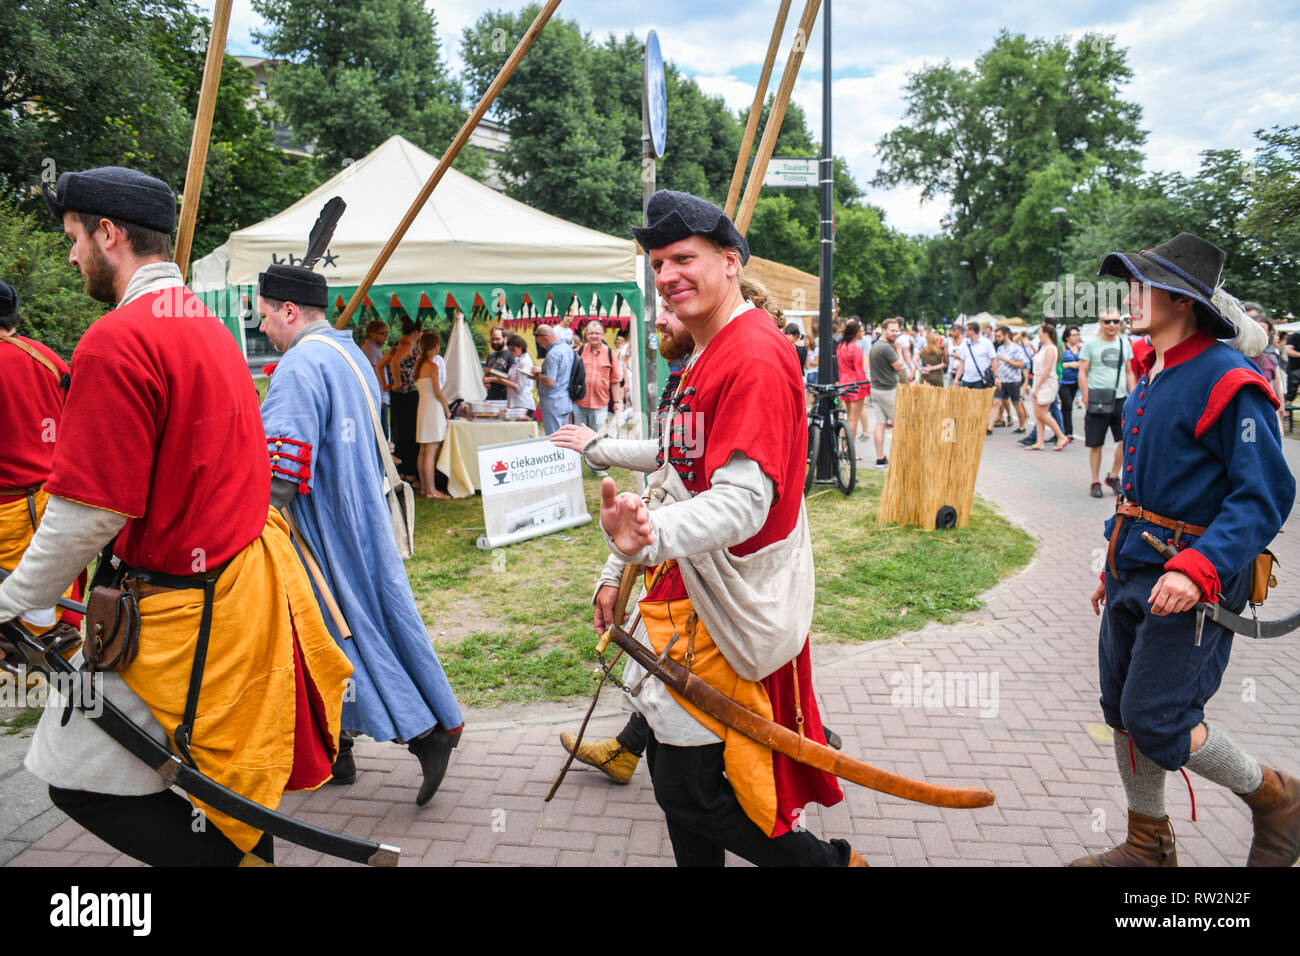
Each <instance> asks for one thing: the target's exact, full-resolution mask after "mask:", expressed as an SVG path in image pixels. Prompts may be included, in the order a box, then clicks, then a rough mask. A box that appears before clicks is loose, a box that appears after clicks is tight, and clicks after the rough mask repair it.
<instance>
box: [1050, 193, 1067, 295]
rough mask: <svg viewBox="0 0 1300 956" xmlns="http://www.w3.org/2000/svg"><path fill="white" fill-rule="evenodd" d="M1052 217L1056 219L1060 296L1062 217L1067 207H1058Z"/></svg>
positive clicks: (1057, 269) (1057, 287) (1057, 273)
mask: <svg viewBox="0 0 1300 956" xmlns="http://www.w3.org/2000/svg"><path fill="white" fill-rule="evenodd" d="M1052 215H1053V216H1055V217H1056V290H1057V295H1058V296H1059V295H1060V291H1061V217H1062V216H1064V215H1065V207H1064V206H1057V207H1056V208H1055V209H1053V210H1052Z"/></svg>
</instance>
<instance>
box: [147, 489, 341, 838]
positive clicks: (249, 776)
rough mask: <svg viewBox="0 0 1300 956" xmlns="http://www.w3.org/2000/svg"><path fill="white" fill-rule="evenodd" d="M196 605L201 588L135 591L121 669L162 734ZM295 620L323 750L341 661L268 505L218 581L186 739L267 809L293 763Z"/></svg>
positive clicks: (335, 735)
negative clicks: (132, 642)
mask: <svg viewBox="0 0 1300 956" xmlns="http://www.w3.org/2000/svg"><path fill="white" fill-rule="evenodd" d="M202 612H203V592H202V591H201V590H187V591H164V592H162V593H161V594H156V595H152V596H150V597H146V598H144V599H143V600H141V601H140V653H139V655H138V656H137V657H136V659H135V660H134V661H133V662H132V663H131V666H130V667H128V668H127V669H126V670H124V671H123V672H122V678H123V679H124V680H125V681H126V682H127V684H129V685H130V686H131V689H132V690H134V691H135V692H136V693H137V694H139V695H140V697H141V698H142V699H143V700H144V702H145V703H146V704H148V705H149V709H150V710H151V711H152V712H153V715H154V716H155V717H156V718H157V719H158V722H159V723H160V724H162V726H163V729H164V730H166V731H167V735H168V737H169V738H170V737H171V735H172V734H173V733H174V732H175V730H176V727H177V725H178V724H179V723H180V721H181V717H182V715H183V713H184V710H185V695H186V690H187V688H188V687H189V679H190V669H191V667H192V666H193V664H194V646H195V643H196V641H197V639H198V630H199V620H200V617H201V615H202ZM295 629H296V632H297V636H298V646H299V649H300V650H301V652H302V659H303V663H304V665H305V667H306V669H307V673H308V675H309V685H311V686H314V687H315V690H316V692H317V693H318V694H319V696H320V698H321V700H322V701H323V702H324V706H325V712H326V718H327V725H328V732H329V736H330V740H331V748H332V752H331V757H333V756H334V755H337V752H338V740H339V719H340V716H341V714H342V710H343V692H344V687H345V685H346V682H347V679H348V677H349V676H350V675H351V674H352V665H351V664H350V663H349V662H348V659H347V657H346V656H345V655H344V654H343V652H342V651H341V650H339V648H338V645H336V644H335V643H334V640H333V639H332V638H331V637H330V635H329V632H328V631H327V630H326V629H325V621H324V619H323V618H322V617H321V613H320V609H319V608H318V607H317V606H316V601H315V598H314V597H313V595H312V592H311V585H310V584H309V583H308V581H307V574H306V572H305V571H304V570H303V567H302V562H300V561H299V560H298V556H297V554H295V553H294V550H293V545H292V544H291V543H290V541H289V532H288V528H287V526H286V525H285V523H284V519H283V518H282V517H281V516H280V513H279V512H278V511H276V510H275V509H271V510H270V513H269V514H268V516H267V522H266V527H265V528H264V529H263V531H262V534H261V536H260V537H258V538H257V540H256V541H254V542H253V543H252V544H250V545H249V546H248V547H246V548H245V549H244V550H243V551H241V552H239V554H237V555H236V556H235V557H234V559H233V560H232V561H231V562H230V565H229V566H228V567H227V568H226V570H225V571H224V572H223V573H222V575H221V579H220V580H219V581H218V583H217V588H216V595H215V598H214V601H213V607H212V626H211V632H210V637H209V642H208V654H207V664H206V667H205V669H204V671H203V689H202V692H201V693H200V695H199V704H198V713H197V715H196V717H195V722H194V724H195V726H194V740H193V743H192V744H191V748H190V749H191V753H192V755H193V757H194V760H195V763H196V764H197V765H198V768H199V769H200V770H201V771H202V772H203V773H205V774H207V775H208V776H209V777H211V778H212V779H213V780H216V781H217V782H218V783H220V784H222V785H224V786H226V787H229V788H230V789H231V790H234V791H235V792H237V793H240V794H242V795H243V796H245V797H248V798H249V799H250V800H254V801H256V802H257V803H260V804H262V805H263V806H266V807H270V808H271V809H275V808H276V807H277V806H278V805H279V803H280V796H281V794H282V793H283V792H284V788H285V784H286V783H287V782H288V780H289V774H290V772H291V771H292V769H293V753H294V725H295V716H296V711H295V691H294V664H293V635H294V632H295ZM326 779H328V777H327V778H326ZM321 783H324V780H321V781H318V782H317V783H316V784H315V785H316V786H319V785H320V784H321ZM196 803H197V804H198V805H199V806H200V807H202V808H203V810H204V812H205V813H206V814H207V818H208V820H209V821H210V822H211V823H214V824H215V825H216V826H218V827H219V828H220V829H221V831H222V833H224V834H225V835H226V836H227V837H229V838H230V840H231V842H233V843H234V844H235V845H236V846H237V847H239V849H241V850H244V851H248V850H251V849H252V848H253V846H254V845H255V844H256V843H257V841H258V839H259V838H260V837H261V833H260V832H259V831H257V830H254V829H253V828H252V827H249V826H247V825H246V824H243V823H240V822H238V821H236V820H233V819H231V818H230V817H228V816H226V815H225V814H223V813H220V812H218V811H216V810H214V809H212V808H211V807H207V806H205V805H203V804H202V803H198V801H196Z"/></svg>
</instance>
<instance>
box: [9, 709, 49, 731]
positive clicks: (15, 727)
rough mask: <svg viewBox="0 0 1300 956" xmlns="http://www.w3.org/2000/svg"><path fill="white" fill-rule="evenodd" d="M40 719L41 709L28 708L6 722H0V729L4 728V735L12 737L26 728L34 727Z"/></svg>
mask: <svg viewBox="0 0 1300 956" xmlns="http://www.w3.org/2000/svg"><path fill="white" fill-rule="evenodd" d="M40 719H41V708H39V707H28V708H27V709H25V710H21V711H19V712H18V713H17V714H14V716H12V717H10V718H9V719H8V720H5V721H0V727H4V728H5V733H6V734H7V735H8V736H10V737H12V736H13V735H14V734H17V733H19V732H21V731H22V730H24V729H25V728H27V727H35V726H36V722H37V721H38V720H40Z"/></svg>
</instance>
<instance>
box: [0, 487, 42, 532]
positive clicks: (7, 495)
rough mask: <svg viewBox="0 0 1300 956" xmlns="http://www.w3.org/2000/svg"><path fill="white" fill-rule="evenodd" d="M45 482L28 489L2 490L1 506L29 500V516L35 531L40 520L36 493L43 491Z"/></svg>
mask: <svg viewBox="0 0 1300 956" xmlns="http://www.w3.org/2000/svg"><path fill="white" fill-rule="evenodd" d="M44 484H45V482H43V481H42V482H40V483H38V484H35V485H28V486H27V487H26V488H0V504H9V503H10V502H12V501H18V500H20V499H22V498H26V499H27V516H28V517H29V518H31V519H32V530H33V531H35V530H36V527H37V525H39V524H40V519H39V518H37V516H36V492H38V491H40V490H41V487H42V486H43V485H44Z"/></svg>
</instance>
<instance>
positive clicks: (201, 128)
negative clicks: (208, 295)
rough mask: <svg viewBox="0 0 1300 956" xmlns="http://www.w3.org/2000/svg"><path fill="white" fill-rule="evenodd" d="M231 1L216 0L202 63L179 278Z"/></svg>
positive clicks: (185, 264)
mask: <svg viewBox="0 0 1300 956" xmlns="http://www.w3.org/2000/svg"><path fill="white" fill-rule="evenodd" d="M232 2H233V0H217V5H216V9H214V10H213V11H212V34H211V35H210V36H209V37H208V56H207V60H206V61H205V62H204V64H203V83H202V85H201V86H200V87H199V108H198V110H197V111H195V114H194V135H193V137H192V138H191V139H190V162H189V165H188V166H187V167H186V169H185V192H184V193H183V194H182V198H181V223H180V229H179V230H177V232H176V254H175V255H174V256H173V257H172V259H173V261H174V262H175V263H176V264H177V265H178V266H180V269H181V277H182V278H184V276H185V272H186V270H188V269H189V267H190V247H191V245H192V243H193V241H194V223H195V220H197V218H198V215H199V196H200V195H201V194H202V192H203V170H204V167H206V166H207V164H208V140H210V139H211V138H212V112H213V110H215V109H216V106H217V87H219V86H220V85H221V64H222V61H223V60H224V58H225V56H226V30H227V29H228V28H229V26H230V5H231V3H232Z"/></svg>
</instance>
